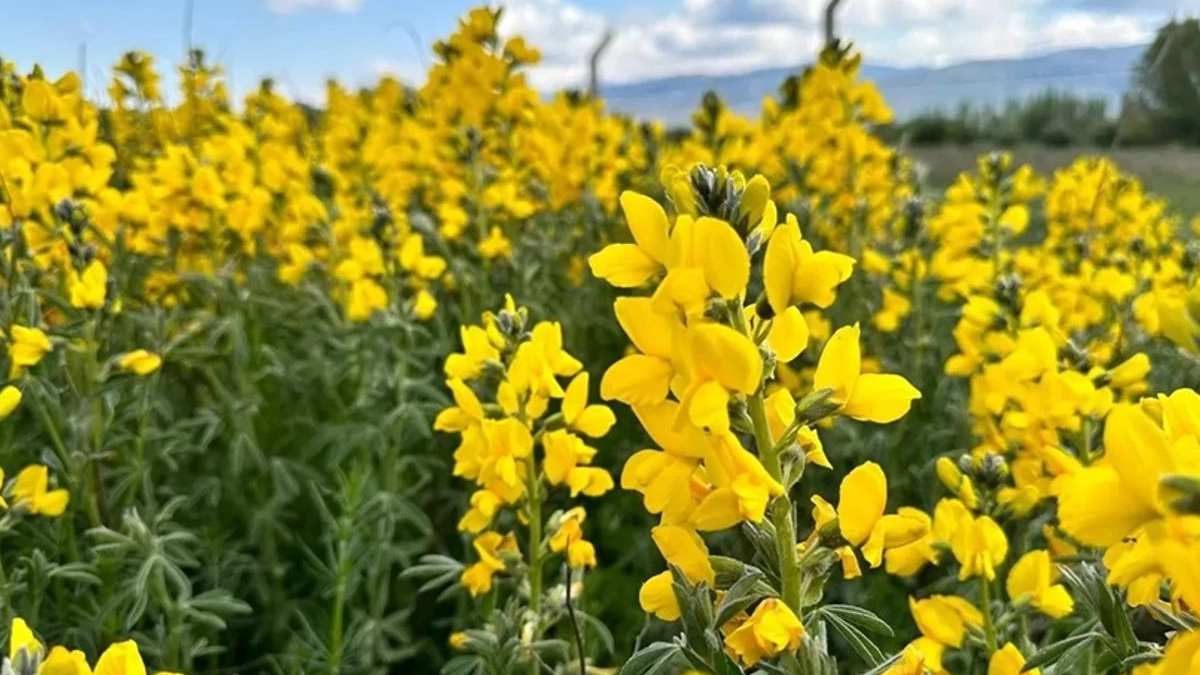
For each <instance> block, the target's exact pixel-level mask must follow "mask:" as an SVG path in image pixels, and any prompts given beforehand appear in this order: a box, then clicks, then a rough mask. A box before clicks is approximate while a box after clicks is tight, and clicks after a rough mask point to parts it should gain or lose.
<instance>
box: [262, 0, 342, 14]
mask: <svg viewBox="0 0 1200 675" xmlns="http://www.w3.org/2000/svg"><path fill="white" fill-rule="evenodd" d="M360 6H362V0H267V8H268V9H270V10H271V11H272V12H275V13H277V14H291V13H292V12H299V11H302V10H306V9H331V10H334V11H337V12H345V13H351V12H356V11H358V8H359V7H360Z"/></svg>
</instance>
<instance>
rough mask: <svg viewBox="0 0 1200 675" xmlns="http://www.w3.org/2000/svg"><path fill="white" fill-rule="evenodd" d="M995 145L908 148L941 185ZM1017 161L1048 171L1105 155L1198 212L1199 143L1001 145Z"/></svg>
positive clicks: (1182, 209)
mask: <svg viewBox="0 0 1200 675" xmlns="http://www.w3.org/2000/svg"><path fill="white" fill-rule="evenodd" d="M993 149H995V148H993V147H991V146H986V145H938V146H924V147H911V148H908V149H907V151H908V152H909V154H911V155H912V156H913V157H915V158H916V159H917V160H919V161H920V162H921V163H922V164H923V165H924V166H925V167H926V170H927V171H928V174H927V176H926V179H927V181H928V183H929V185H930V186H932V187H935V188H944V187H946V186H947V185H949V184H950V183H951V182H952V181H953V180H954V177H955V176H957V175H958V174H959V173H960V172H962V171H969V170H973V169H974V168H975V158H976V157H978V156H979V155H980V154H982V153H984V152H988V151H990V150H993ZM1005 149H1007V150H1010V151H1011V152H1012V153H1013V156H1014V157H1015V158H1016V159H1017V160H1018V161H1020V162H1023V163H1028V164H1032V165H1033V167H1034V168H1035V169H1036V170H1037V171H1038V172H1039V173H1041V174H1043V175H1045V176H1047V177H1049V176H1050V175H1052V174H1053V173H1054V171H1055V170H1057V169H1060V168H1062V167H1065V166H1067V165H1068V164H1070V163H1071V162H1072V161H1074V160H1075V158H1076V157H1078V156H1079V155H1084V154H1099V155H1107V156H1110V157H1112V158H1113V159H1114V160H1116V162H1117V164H1118V165H1119V166H1120V167H1121V169H1122V170H1123V171H1127V172H1129V173H1131V174H1134V175H1136V176H1138V177H1139V178H1141V179H1142V182H1143V183H1144V184H1145V186H1146V189H1147V190H1149V191H1151V192H1154V193H1155V194H1158V195H1161V196H1162V197H1164V198H1166V199H1167V201H1168V202H1170V203H1171V205H1172V206H1173V207H1174V208H1175V209H1176V210H1178V212H1179V213H1180V214H1181V215H1183V216H1184V217H1186V218H1192V217H1194V216H1196V215H1200V190H1198V189H1197V187H1200V182H1198V180H1200V148H1183V147H1155V148H1077V147H1074V148H1051V147H1045V146H1038V145H1021V146H1016V147H1013V148H1005Z"/></svg>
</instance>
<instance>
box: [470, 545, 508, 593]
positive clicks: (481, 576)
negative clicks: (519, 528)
mask: <svg viewBox="0 0 1200 675" xmlns="http://www.w3.org/2000/svg"><path fill="white" fill-rule="evenodd" d="M473 546H474V548H475V553H476V554H477V555H478V556H479V562H476V563H475V564H473V565H471V566H469V567H467V568H466V569H465V570H463V573H462V578H461V580H462V584H463V586H466V587H467V592H469V593H470V594H471V596H472V597H475V596H480V595H483V594H484V593H487V592H488V591H490V590H492V577H493V576H494V575H495V574H496V572H499V571H501V570H503V569H504V567H505V565H504V561H503V560H501V558H500V556H501V554H502V553H504V552H506V551H514V550H516V547H517V540H516V538H515V537H513V535H512V534H509V535H507V536H504V535H501V534H500V533H498V532H484V533H483V534H481V535H479V536H478V537H475V542H474V544H473Z"/></svg>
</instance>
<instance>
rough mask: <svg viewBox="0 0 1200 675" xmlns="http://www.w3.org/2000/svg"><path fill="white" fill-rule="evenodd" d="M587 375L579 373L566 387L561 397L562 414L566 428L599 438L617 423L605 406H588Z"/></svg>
mask: <svg viewBox="0 0 1200 675" xmlns="http://www.w3.org/2000/svg"><path fill="white" fill-rule="evenodd" d="M587 397H588V374H587V373H586V372H582V373H579V374H578V375H576V376H575V378H574V379H572V380H571V383H570V384H568V385H567V389H566V393H565V394H564V395H563V403H562V413H563V418H564V419H565V420H566V423H567V426H568V427H570V428H572V429H575V430H576V431H578V432H579V433H581V434H584V435H586V436H591V437H592V438H600V437H601V436H603V435H605V434H607V433H608V430H609V429H611V428H612V426H613V425H614V424H616V423H617V417H616V415H614V414H613V411H612V409H610V408H609V407H608V406H605V405H588V404H587Z"/></svg>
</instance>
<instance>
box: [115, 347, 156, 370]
mask: <svg viewBox="0 0 1200 675" xmlns="http://www.w3.org/2000/svg"><path fill="white" fill-rule="evenodd" d="M117 365H118V366H119V367H120V368H121V370H124V371H127V372H130V373H133V374H135V375H139V376H141V377H145V376H147V375H149V374H151V373H153V372H155V371H157V370H158V369H159V367H161V366H162V357H161V356H159V355H158V354H155V353H154V352H150V351H146V350H145V349H135V350H134V351H131V352H126V353H124V354H122V355H121V356H120V357H118V358H117Z"/></svg>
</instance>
